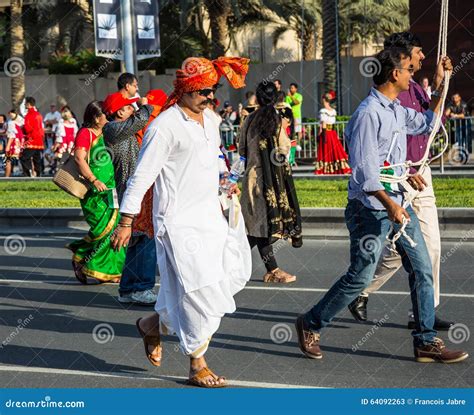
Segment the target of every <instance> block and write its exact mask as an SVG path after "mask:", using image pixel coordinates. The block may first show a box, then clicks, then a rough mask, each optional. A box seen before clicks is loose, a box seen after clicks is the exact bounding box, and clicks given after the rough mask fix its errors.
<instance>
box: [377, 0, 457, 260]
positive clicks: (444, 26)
mask: <svg viewBox="0 0 474 415" xmlns="http://www.w3.org/2000/svg"><path fill="white" fill-rule="evenodd" d="M448 16H449V0H442V2H441V14H440V26H439V35H438V52H437V59H436V62H439V60H440V59H441V57H444V56H446V55H447V48H448ZM451 73H452V71H445V72H444V81H443V83H444V88H443V93H442V94H441V97H440V99H441V104H440V109H439V112H438V114H437V115H436V119H435V123H434V126H433V130H432V131H431V133H430V136H429V138H428V143H427V145H426V149H425V154H424V155H423V157H422V158H421V159H420V160H419V161H417V162H412V161H411V160H407V161H405V162H404V163H398V164H392V165H389V166H382V167H381V168H380V169H381V170H384V169H390V168H395V167H402V168H403V173H402V174H401V175H399V176H396V175H390V174H380V179H381V181H382V182H384V183H390V184H395V183H400V184H402V186H403V187H404V188H405V189H409V188H411V186H410V184H409V183H408V179H409V178H410V177H412V176H414V175H415V174H417V173H418V174H423V172H424V170H425V168H426V166H428V165H429V164H430V163H431V162H433V161H434V160H436V159H438V158H440V157H441V156H442V155H443V154H444V152H445V151H446V150H447V148H448V144H449V143H448V139H449V137H448V133H447V131H446V128H445V127H444V125H443V123H442V122H441V121H442V118H443V113H444V105H445V102H446V97H447V95H448V89H449V79H450V78H451ZM440 128H441V131H442V133H441V135H442V136H443V135H444V137H445V139H446V140H445V141H446V142H445V145H444V147H443V149H442V151H441V152H440V154H438V155H437V156H435V157H432V158H431V159H430V158H429V155H430V148H431V145H432V144H433V142H434V140H435V138H436V136H437V134H438V131H439V130H440ZM394 139H395V138H394ZM411 167H419V168H418V171H417V173H415V174H410V168H411ZM418 193H419V191H413V192H408V194H407V195H406V197H405V200H404V203H403V208H407V207H408V205H409V204H410V203H411V201H412V200H413V199H414V198H415V197H416V195H417V194H418ZM407 224H408V220H407V218H405V217H403V221H402V226H401V228H400V229H399V230H398V232H397V233H395V234H394V235H393V237H392V238H390V237H389V235H390V234H391V233H392V232H393V229H394V228H393V224H392V228H391V230H390V232H389V233H388V236H387V240H388V241H389V242H390V249H391V250H393V251H395V250H396V247H395V242H396V241H397V240H398V239H400V237H401V236H403V237H405V238H406V239H407V241H408V243H409V244H410V246H411V247H412V248H414V247H415V246H416V243H415V242H414V241H413V239H411V238H410V236H409V235H408V234H407V233H406V231H405V228H406V226H407Z"/></svg>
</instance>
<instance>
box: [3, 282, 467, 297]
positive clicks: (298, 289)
mask: <svg viewBox="0 0 474 415" xmlns="http://www.w3.org/2000/svg"><path fill="white" fill-rule="evenodd" d="M2 283H19V284H59V285H77V286H79V284H78V282H77V281H76V280H75V279H73V278H71V281H64V280H44V281H37V280H36V281H31V280H14V279H13V280H12V279H1V278H0V284H2ZM97 285H99V284H97ZM110 285H117V286H118V284H110ZM90 286H94V285H93V284H91V285H90ZM159 286H160V284H155V287H159ZM244 290H264V291H265V290H267V291H291V292H309V293H325V292H326V291H328V290H329V288H304V287H285V288H281V287H271V286H270V287H259V286H255V285H247V286H246V287H245V288H244ZM375 294H382V295H410V293H409V292H408V291H377V292H376V293H375ZM441 297H451V298H474V294H458V293H442V294H441Z"/></svg>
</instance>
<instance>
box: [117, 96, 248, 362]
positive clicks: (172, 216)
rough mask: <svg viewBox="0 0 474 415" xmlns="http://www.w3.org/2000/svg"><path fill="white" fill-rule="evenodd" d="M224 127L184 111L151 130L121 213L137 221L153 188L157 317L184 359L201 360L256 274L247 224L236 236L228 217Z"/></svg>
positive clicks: (165, 116) (173, 111)
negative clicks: (223, 193)
mask: <svg viewBox="0 0 474 415" xmlns="http://www.w3.org/2000/svg"><path fill="white" fill-rule="evenodd" d="M219 145H220V136H219V126H218V122H217V120H216V118H215V117H214V116H213V114H211V110H209V109H206V110H205V111H204V128H203V127H202V126H201V125H200V124H199V123H198V122H196V121H194V120H192V119H190V118H189V117H188V116H187V115H186V114H185V113H184V112H183V111H182V110H181V108H179V106H178V105H174V106H173V107H171V108H169V109H168V110H166V111H165V112H163V113H162V114H160V115H159V116H158V117H157V118H156V119H155V120H154V121H152V122H151V124H150V125H149V126H148V128H147V131H146V133H145V137H144V140H143V146H142V148H141V151H140V155H139V159H138V164H137V168H136V171H135V174H134V175H133V176H132V177H131V178H130V180H129V182H128V185H127V191H126V192H125V195H124V198H123V201H122V205H121V208H120V211H121V212H123V213H133V214H137V213H138V212H139V211H140V206H141V201H142V198H143V196H144V195H145V193H146V191H147V190H148V188H149V187H150V186H151V185H152V184H153V183H154V197H153V222H154V228H155V236H156V247H157V260H158V267H159V270H160V277H161V278H160V283H161V286H160V290H159V294H158V300H157V303H156V307H155V308H156V311H157V312H158V314H159V315H160V318H161V321H162V322H163V323H164V325H165V326H166V327H167V329H168V331H169V332H173V333H176V334H177V335H178V337H179V339H180V344H181V348H182V350H183V352H184V353H186V354H188V355H192V356H193V357H199V356H202V355H203V354H204V352H205V351H206V349H207V343H208V340H209V339H210V337H211V336H212V335H213V333H214V332H215V331H216V330H217V329H218V327H219V323H220V320H221V318H222V316H223V315H224V314H225V313H232V312H234V311H235V302H234V299H233V295H234V294H235V293H237V292H238V291H240V290H241V289H242V288H243V287H244V286H245V283H246V282H247V281H248V280H249V278H250V274H251V268H252V265H251V254H250V247H249V244H248V242H247V237H246V233H245V225H244V223H243V218H242V217H241V218H240V219H241V220H240V221H239V224H238V226H237V228H236V229H231V228H230V227H229V226H228V223H227V221H226V219H225V217H224V216H223V214H222V210H221V206H220V203H219V199H218V188H219V166H218V155H219V151H220V150H219Z"/></svg>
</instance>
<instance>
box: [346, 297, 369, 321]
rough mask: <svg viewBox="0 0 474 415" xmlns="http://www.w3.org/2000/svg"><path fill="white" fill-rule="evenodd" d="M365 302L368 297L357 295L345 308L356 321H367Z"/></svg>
mask: <svg viewBox="0 0 474 415" xmlns="http://www.w3.org/2000/svg"><path fill="white" fill-rule="evenodd" d="M367 301H369V297H366V296H362V295H359V296H358V297H357V298H356V299H355V300H354V301H353V302H352V303H350V304H349V305H348V306H347V308H349V311H350V312H351V314H352V316H353V317H354V318H355V319H356V320H357V321H367Z"/></svg>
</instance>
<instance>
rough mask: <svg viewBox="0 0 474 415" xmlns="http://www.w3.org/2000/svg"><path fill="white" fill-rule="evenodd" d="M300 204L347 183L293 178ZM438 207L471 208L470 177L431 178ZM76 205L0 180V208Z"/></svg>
mask: <svg viewBox="0 0 474 415" xmlns="http://www.w3.org/2000/svg"><path fill="white" fill-rule="evenodd" d="M295 183H296V189H297V192H298V198H299V201H300V205H301V207H344V206H345V205H346V200H347V182H346V181H345V180H344V181H343V180H304V179H302V180H296V181H295ZM434 187H435V192H436V198H437V203H438V206H439V207H470V208H472V207H474V179H469V178H463V179H448V178H442V179H439V178H437V179H435V180H434ZM12 207H21V208H40V207H41V208H56V207H79V201H78V199H75V198H74V197H72V196H69V195H68V194H66V193H65V192H63V191H62V190H60V189H59V188H58V187H57V186H56V185H55V184H54V183H52V182H39V181H38V182H35V181H24V182H12V181H10V182H6V181H5V182H1V181H0V208H12Z"/></svg>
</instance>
